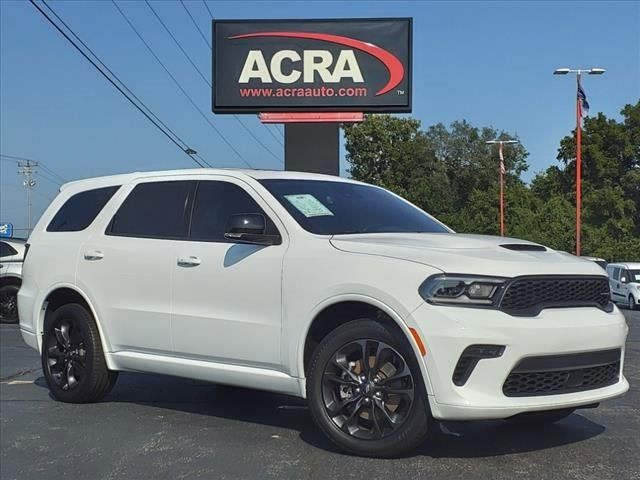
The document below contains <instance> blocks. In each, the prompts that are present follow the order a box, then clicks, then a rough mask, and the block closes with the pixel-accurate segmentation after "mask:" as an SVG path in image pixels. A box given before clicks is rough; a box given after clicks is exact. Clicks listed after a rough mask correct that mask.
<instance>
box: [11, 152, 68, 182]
mask: <svg viewBox="0 0 640 480" xmlns="http://www.w3.org/2000/svg"><path fill="white" fill-rule="evenodd" d="M0 157H4V158H8V159H11V160H13V161H15V162H16V163H17V162H18V161H19V160H25V161H32V162H35V161H36V160H33V159H32V158H27V157H17V156H15V155H7V154H5V153H0ZM38 163H39V164H40V168H42V169H43V170H44V171H46V172H49V174H51V175H52V176H53V177H55V178H57V179H58V180H59V181H60V182H62V183H66V182H68V180H67V179H66V178H64V177H63V176H61V175H58V174H57V173H56V172H54V171H53V170H51V169H50V168H49V167H47V166H46V165H45V164H44V162H42V161H38Z"/></svg>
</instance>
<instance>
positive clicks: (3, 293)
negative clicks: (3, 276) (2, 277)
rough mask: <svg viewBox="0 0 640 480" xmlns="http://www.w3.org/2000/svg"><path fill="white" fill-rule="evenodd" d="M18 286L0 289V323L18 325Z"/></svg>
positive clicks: (7, 286) (6, 286)
mask: <svg viewBox="0 0 640 480" xmlns="http://www.w3.org/2000/svg"><path fill="white" fill-rule="evenodd" d="M19 289H20V287H19V286H18V285H5V286H4V287H0V321H1V322H2V323H18V290H19Z"/></svg>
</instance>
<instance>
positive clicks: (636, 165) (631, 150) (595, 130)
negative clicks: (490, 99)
mask: <svg viewBox="0 0 640 480" xmlns="http://www.w3.org/2000/svg"><path fill="white" fill-rule="evenodd" d="M621 113H622V117H623V120H622V122H618V121H616V120H614V119H610V118H607V117H606V116H605V115H603V114H598V115H597V116H596V117H593V118H587V119H585V123H584V133H583V137H582V145H583V162H584V165H583V172H584V183H583V192H584V194H583V236H584V238H583V251H584V254H586V255H593V256H601V257H604V258H606V259H608V260H623V259H624V260H640V101H639V102H638V103H637V104H635V105H627V106H625V107H624V108H623V109H622V111H621ZM345 138H346V149H347V161H348V162H349V163H350V165H351V168H350V172H351V175H352V176H353V177H354V178H355V179H357V180H362V181H365V182H368V183H373V184H376V185H381V186H383V187H386V188H389V189H390V190H392V191H394V192H396V193H398V194H399V195H402V196H403V197H405V198H407V199H408V200H410V201H411V202H413V203H415V204H416V205H418V206H419V207H421V208H423V209H424V210H426V211H428V212H430V213H432V214H433V215H435V216H436V217H438V218H439V219H441V220H442V221H444V222H445V223H447V224H448V225H449V226H451V227H452V228H453V229H454V230H456V231H459V232H472V233H483V234H492V235H497V234H498V159H497V151H496V148H495V147H493V148H491V147H490V146H488V145H486V143H485V142H486V141H487V140H491V139H494V138H503V139H506V138H514V136H513V135H510V134H507V133H506V132H498V131H497V130H495V129H494V128H491V127H482V128H478V127H474V126H472V125H471V124H469V123H468V122H466V121H464V120H463V121H458V122H453V123H452V124H451V125H450V126H449V127H448V128H447V127H446V126H444V125H442V124H440V123H439V124H436V125H433V126H431V127H429V128H427V130H426V131H422V130H421V129H420V122H419V121H417V120H414V119H409V118H397V117H391V116H389V115H370V116H367V117H366V119H365V121H364V122H362V123H360V124H353V125H349V126H347V127H345ZM504 156H505V167H506V170H507V172H506V186H507V195H506V201H507V208H506V224H507V234H508V235H509V236H513V237H519V238H525V239H529V240H533V241H536V242H539V243H542V244H545V245H548V246H550V247H552V248H556V249H559V250H566V251H569V252H572V251H573V250H574V245H575V185H574V182H575V181H574V178H575V132H573V133H572V134H571V135H568V136H566V137H564V138H563V139H562V140H561V141H560V148H559V150H558V160H559V162H560V164H559V165H553V166H550V167H549V168H547V169H546V170H545V171H544V172H541V173H539V174H537V175H536V176H535V178H534V179H533V181H532V182H531V184H530V185H525V184H524V182H523V181H522V180H521V175H522V173H523V172H525V171H526V170H527V169H528V165H527V157H528V153H527V151H526V149H525V148H524V147H523V146H522V145H520V144H517V145H508V146H505V150H504Z"/></svg>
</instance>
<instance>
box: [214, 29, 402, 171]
mask: <svg viewBox="0 0 640 480" xmlns="http://www.w3.org/2000/svg"><path fill="white" fill-rule="evenodd" d="M213 37H214V45H215V47H214V49H213V79H214V82H213V91H212V109H213V112H214V113H219V114H230V113H231V114H242V113H260V114H261V119H262V120H263V121H266V122H270V123H274V122H278V121H281V122H282V123H285V168H286V169H287V170H290V169H295V170H302V171H313V172H321V173H330V174H333V175H336V174H338V172H339V168H338V162H339V123H338V122H345V121H352V122H353V121H361V120H362V118H363V113H372V112H378V113H380V112H385V113H392V112H393V113H407V112H411V49H412V38H411V37H412V20H411V19H410V18H384V19H333V20H214V21H213Z"/></svg>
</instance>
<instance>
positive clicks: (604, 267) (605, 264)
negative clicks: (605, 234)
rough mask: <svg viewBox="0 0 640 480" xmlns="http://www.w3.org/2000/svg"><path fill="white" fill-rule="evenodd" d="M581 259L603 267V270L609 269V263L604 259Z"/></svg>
mask: <svg viewBox="0 0 640 480" xmlns="http://www.w3.org/2000/svg"><path fill="white" fill-rule="evenodd" d="M580 258H583V259H584V260H590V261H592V262H595V263H597V264H598V265H600V266H601V267H602V269H603V270H606V269H607V261H606V260H605V259H604V258H598V257H580Z"/></svg>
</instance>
